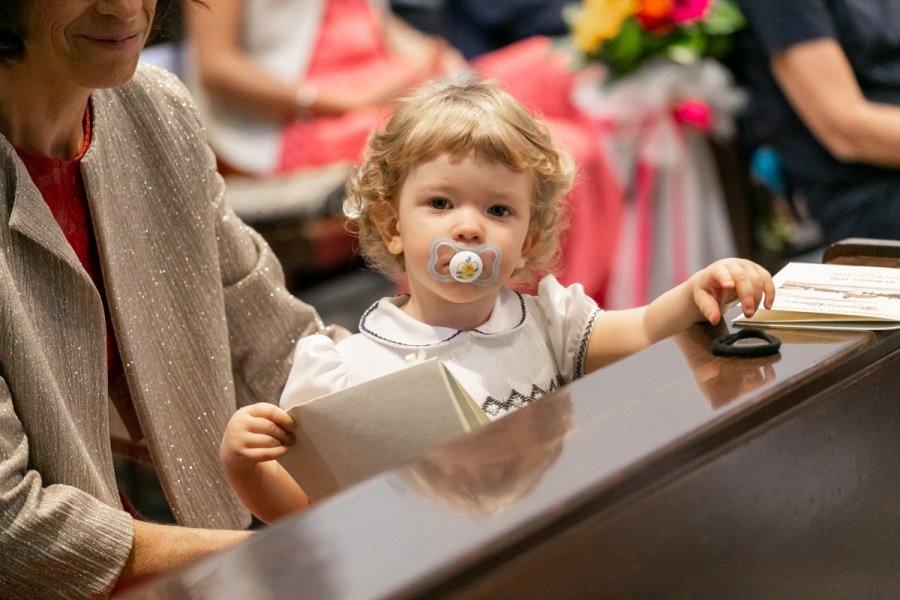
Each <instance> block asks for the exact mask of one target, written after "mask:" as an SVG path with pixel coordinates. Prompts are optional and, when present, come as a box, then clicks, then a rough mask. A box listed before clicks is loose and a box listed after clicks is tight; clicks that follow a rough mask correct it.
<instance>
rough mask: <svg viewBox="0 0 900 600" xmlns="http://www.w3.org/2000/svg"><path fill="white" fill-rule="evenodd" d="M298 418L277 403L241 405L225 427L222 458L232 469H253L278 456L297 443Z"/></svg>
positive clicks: (226, 466) (229, 470) (234, 470)
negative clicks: (296, 419) (296, 421)
mask: <svg viewBox="0 0 900 600" xmlns="http://www.w3.org/2000/svg"><path fill="white" fill-rule="evenodd" d="M294 427H295V423H294V420H293V419H292V418H291V417H290V415H288V414H287V413H286V412H285V411H283V410H281V409H280V408H278V407H277V406H275V405H274V404H268V403H266V402H260V403H258V404H252V405H250V406H245V407H243V408H241V409H239V410H238V411H237V412H236V413H234V415H232V417H231V420H230V421H228V425H227V426H226V428H225V435H224V437H223V438H222V445H221V447H220V448H219V458H220V460H221V461H222V465H223V466H224V467H225V470H226V471H227V472H229V473H234V472H240V471H249V470H252V469H253V468H254V467H255V466H256V465H257V464H258V463H261V462H266V461H270V460H275V459H276V458H280V457H281V456H283V455H284V453H285V452H287V449H288V446H290V445H292V444H293V443H294V439H295V438H294V434H293V433H292V432H293V431H294Z"/></svg>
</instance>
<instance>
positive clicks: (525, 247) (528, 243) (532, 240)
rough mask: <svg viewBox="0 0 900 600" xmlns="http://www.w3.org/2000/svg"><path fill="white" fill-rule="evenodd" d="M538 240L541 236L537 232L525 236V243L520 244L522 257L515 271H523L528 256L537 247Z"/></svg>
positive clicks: (530, 232)
mask: <svg viewBox="0 0 900 600" xmlns="http://www.w3.org/2000/svg"><path fill="white" fill-rule="evenodd" d="M540 238H541V234H540V232H539V231H529V232H528V235H526V236H525V241H524V242H522V256H521V257H520V258H519V264H518V265H516V268H517V269H524V268H525V265H527V264H528V258H529V256H528V255H529V254H530V253H531V251H532V250H533V249H534V247H535V246H536V245H537V243H538V240H539V239H540Z"/></svg>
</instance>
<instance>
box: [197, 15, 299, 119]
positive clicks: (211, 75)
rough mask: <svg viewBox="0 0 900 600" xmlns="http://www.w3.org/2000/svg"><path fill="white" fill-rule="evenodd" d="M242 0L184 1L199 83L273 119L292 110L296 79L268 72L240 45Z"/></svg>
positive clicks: (288, 116) (290, 114)
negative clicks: (289, 81) (290, 80)
mask: <svg viewBox="0 0 900 600" xmlns="http://www.w3.org/2000/svg"><path fill="white" fill-rule="evenodd" d="M243 13H244V0H216V1H215V2H214V3H210V4H209V5H208V6H205V5H201V4H197V3H188V4H187V6H186V7H185V20H186V22H187V27H188V33H189V35H190V38H191V43H192V45H193V49H194V52H195V53H196V60H197V67H198V69H199V72H200V79H201V83H202V85H203V86H204V87H205V88H206V90H207V91H208V93H209V94H210V95H211V96H212V97H214V98H215V99H216V101H220V102H227V103H228V104H230V105H232V106H234V107H235V108H239V109H242V110H245V111H246V112H247V113H248V114H254V115H256V116H259V117H268V118H271V119H273V120H288V119H293V118H294V117H296V115H297V100H296V95H297V88H298V86H297V85H294V84H286V83H284V82H282V81H279V80H277V79H275V78H274V77H272V76H271V75H269V74H268V73H267V72H266V71H264V70H263V69H262V68H260V66H259V65H258V64H257V63H256V61H254V59H253V58H252V57H251V56H249V55H248V54H247V53H246V52H244V51H243V49H242V48H241V45H240V39H239V36H240V31H241V19H242V18H243Z"/></svg>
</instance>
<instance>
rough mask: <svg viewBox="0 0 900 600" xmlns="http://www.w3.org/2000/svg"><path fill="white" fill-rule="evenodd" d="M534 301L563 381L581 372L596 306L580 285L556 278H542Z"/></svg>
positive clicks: (569, 379)
mask: <svg viewBox="0 0 900 600" xmlns="http://www.w3.org/2000/svg"><path fill="white" fill-rule="evenodd" d="M537 304H538V307H539V310H540V311H541V314H542V315H543V317H544V319H546V326H547V336H548V339H549V341H550V346H551V348H552V349H553V353H554V358H555V359H556V365H557V367H558V368H559V370H560V374H561V375H562V376H563V378H564V379H565V381H567V382H569V381H572V380H574V379H577V378H579V377H581V376H582V375H583V374H584V361H585V358H586V357H587V348H588V342H589V341H590V336H591V329H592V328H593V324H594V320H595V319H596V318H597V315H598V314H599V313H600V308H599V307H598V306H597V303H596V302H595V301H594V299H593V298H591V297H590V296H588V295H587V294H586V293H585V292H584V288H583V287H582V286H581V284H577V283H576V284H573V285H570V286H564V285H562V284H561V283H560V282H559V281H557V279H556V277H553V276H552V275H548V276H546V277H544V278H543V279H542V280H541V282H540V284H539V286H538V295H537Z"/></svg>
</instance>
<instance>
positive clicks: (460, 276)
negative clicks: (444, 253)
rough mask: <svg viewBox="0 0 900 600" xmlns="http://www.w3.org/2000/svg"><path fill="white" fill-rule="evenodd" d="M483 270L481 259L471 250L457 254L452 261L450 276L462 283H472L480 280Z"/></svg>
mask: <svg viewBox="0 0 900 600" xmlns="http://www.w3.org/2000/svg"><path fill="white" fill-rule="evenodd" d="M483 268H484V265H483V264H482V262H481V257H480V256H478V255H477V254H475V253H474V252H472V251H471V250H463V251H461V252H457V253H456V254H454V255H453V258H451V259H450V276H451V277H453V279H455V280H456V281H460V282H462V283H471V282H473V281H475V280H476V279H478V277H479V276H480V275H481V270H482V269H483Z"/></svg>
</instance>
